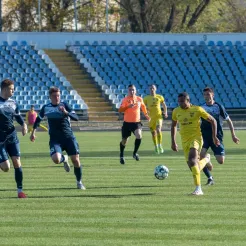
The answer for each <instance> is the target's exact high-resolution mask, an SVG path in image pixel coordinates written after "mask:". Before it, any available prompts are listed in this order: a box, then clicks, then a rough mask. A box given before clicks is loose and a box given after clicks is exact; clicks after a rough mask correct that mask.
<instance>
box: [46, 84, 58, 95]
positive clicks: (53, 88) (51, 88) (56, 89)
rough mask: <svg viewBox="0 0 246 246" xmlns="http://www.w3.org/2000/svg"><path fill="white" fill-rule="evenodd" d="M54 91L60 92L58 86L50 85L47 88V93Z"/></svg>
mask: <svg viewBox="0 0 246 246" xmlns="http://www.w3.org/2000/svg"><path fill="white" fill-rule="evenodd" d="M54 92H60V89H59V88H58V87H55V86H52V87H50V89H49V95H51V94H52V93H54Z"/></svg>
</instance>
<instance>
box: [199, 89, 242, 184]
mask: <svg viewBox="0 0 246 246" xmlns="http://www.w3.org/2000/svg"><path fill="white" fill-rule="evenodd" d="M203 97H204V99H205V103H204V104H202V105H201V107H203V108H204V109H205V110H206V111H207V112H208V113H209V114H210V115H212V116H213V117H214V118H215V119H216V121H217V138H218V139H219V140H220V145H219V146H217V147H216V146H215V145H214V144H213V139H212V128H211V125H210V124H207V122H206V121H204V120H203V119H202V123H201V131H202V136H203V147H202V150H201V154H200V156H201V158H204V157H205V155H206V153H207V151H208V149H209V148H211V149H212V151H213V153H214V156H215V158H216V160H217V162H218V163H219V164H223V163H224V161H225V148H224V145H223V128H222V126H223V121H224V120H225V121H226V122H227V124H228V126H229V129H230V131H231V137H232V141H233V142H234V143H236V144H238V143H239V141H240V140H239V138H237V136H236V134H235V131H234V127H233V123H232V121H231V119H230V117H229V115H228V114H227V112H226V110H225V108H224V107H223V106H222V105H221V104H219V103H217V102H216V101H215V100H214V91H213V89H212V88H209V87H206V88H205V89H204V90H203ZM209 167H210V168H209ZM212 167H213V166H212V163H210V165H208V166H206V167H205V168H204V169H203V172H204V173H205V175H206V176H207V178H208V182H207V185H213V184H214V179H213V177H212V175H211V173H210V171H211V170H212Z"/></svg>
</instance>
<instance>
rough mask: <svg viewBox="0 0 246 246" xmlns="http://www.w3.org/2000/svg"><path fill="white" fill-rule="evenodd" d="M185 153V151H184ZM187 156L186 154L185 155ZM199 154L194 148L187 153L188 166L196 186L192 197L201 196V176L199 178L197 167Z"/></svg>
mask: <svg viewBox="0 0 246 246" xmlns="http://www.w3.org/2000/svg"><path fill="white" fill-rule="evenodd" d="M186 153H187V150H186ZM186 155H187V154H186ZM198 158H199V152H198V151H197V149H195V148H190V149H189V152H188V160H187V163H188V166H189V167H190V169H191V172H192V176H193V180H194V184H195V186H196V188H195V190H194V192H193V193H192V195H203V192H202V188H201V176H200V168H199V165H198Z"/></svg>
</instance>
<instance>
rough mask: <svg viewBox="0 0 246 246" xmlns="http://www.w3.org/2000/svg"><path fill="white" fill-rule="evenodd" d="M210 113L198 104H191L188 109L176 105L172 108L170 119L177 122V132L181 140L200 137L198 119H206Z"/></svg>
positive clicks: (185, 140)
mask: <svg viewBox="0 0 246 246" xmlns="http://www.w3.org/2000/svg"><path fill="white" fill-rule="evenodd" d="M209 116H210V115H209V114H208V113H207V112H206V111H205V110H204V109H203V108H202V107H199V106H194V105H191V107H190V108H188V109H182V108H181V107H177V108H175V109H174V110H173V113H172V119H173V120H174V121H178V122H179V128H180V130H179V133H180V135H181V140H182V142H183V143H184V142H187V141H190V140H192V139H197V138H201V137H202V133H201V127H200V119H201V117H202V118H203V119H205V120H206V119H207V118H208V117H209Z"/></svg>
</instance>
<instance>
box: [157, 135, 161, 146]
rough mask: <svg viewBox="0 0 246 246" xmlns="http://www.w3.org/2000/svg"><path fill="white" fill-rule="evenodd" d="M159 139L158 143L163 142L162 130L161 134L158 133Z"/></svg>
mask: <svg viewBox="0 0 246 246" xmlns="http://www.w3.org/2000/svg"><path fill="white" fill-rule="evenodd" d="M157 141H158V144H160V145H161V144H162V133H161V132H160V134H157Z"/></svg>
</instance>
